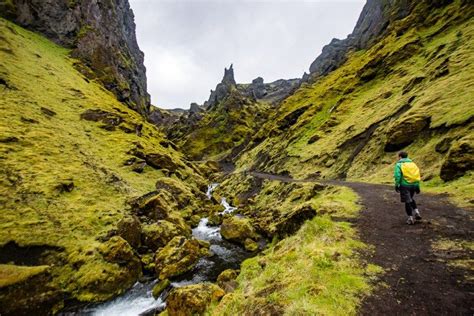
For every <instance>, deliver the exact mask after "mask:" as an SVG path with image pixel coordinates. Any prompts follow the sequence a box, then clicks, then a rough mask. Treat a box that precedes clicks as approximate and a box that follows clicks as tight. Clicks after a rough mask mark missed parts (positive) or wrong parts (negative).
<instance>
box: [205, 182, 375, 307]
mask: <svg viewBox="0 0 474 316" xmlns="http://www.w3.org/2000/svg"><path fill="white" fill-rule="evenodd" d="M332 190H333V191H330V192H327V193H325V194H324V195H322V196H321V197H320V203H324V201H325V200H326V199H329V200H334V201H344V202H343V203H342V204H340V205H338V206H333V207H334V209H335V210H337V213H338V215H340V216H347V217H351V216H354V215H356V213H357V210H358V209H359V207H358V206H357V204H356V200H357V197H356V195H355V194H354V193H353V192H352V191H350V190H349V189H347V188H334V189H332ZM262 194H263V192H262ZM363 248H366V246H365V245H364V244H363V243H361V242H360V241H359V240H358V237H357V233H356V231H355V230H354V229H353V228H352V227H351V225H350V224H349V223H347V222H334V221H332V220H331V218H330V216H329V215H322V216H317V217H315V218H314V219H312V220H310V221H307V222H306V223H305V224H304V225H303V226H302V228H301V229H300V230H299V231H298V232H297V233H296V234H295V235H293V236H291V237H288V238H285V239H283V240H281V241H279V242H277V243H276V244H272V245H271V246H270V247H269V248H268V249H267V250H265V251H264V252H263V255H261V256H258V257H254V258H251V259H248V260H246V261H244V262H243V264H242V266H241V273H240V275H239V276H238V278H237V281H238V284H239V285H238V288H237V289H236V291H235V292H234V293H232V294H230V295H228V296H226V298H224V299H223V300H222V302H221V303H220V304H219V305H218V306H217V307H215V308H214V309H213V310H212V312H211V314H213V315H238V314H249V315H250V314H262V313H263V312H264V311H265V310H276V311H278V314H284V315H355V314H356V312H357V308H358V306H359V303H360V301H361V298H362V297H363V296H365V295H368V294H369V293H370V292H371V289H372V285H371V283H372V282H374V281H376V280H377V276H378V275H379V274H380V273H381V272H382V270H381V268H379V267H377V266H374V265H367V266H364V264H363V263H362V261H361V260H360V259H359V258H358V255H357V253H358V251H360V250H361V249H363Z"/></svg>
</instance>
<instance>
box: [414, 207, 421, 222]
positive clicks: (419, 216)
mask: <svg viewBox="0 0 474 316" xmlns="http://www.w3.org/2000/svg"><path fill="white" fill-rule="evenodd" d="M415 219H416V220H417V221H419V220H421V215H420V211H418V209H417V208H416V209H415Z"/></svg>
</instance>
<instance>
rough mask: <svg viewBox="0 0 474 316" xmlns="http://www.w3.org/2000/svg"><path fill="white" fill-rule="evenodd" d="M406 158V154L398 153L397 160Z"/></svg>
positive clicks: (404, 152)
mask: <svg viewBox="0 0 474 316" xmlns="http://www.w3.org/2000/svg"><path fill="white" fill-rule="evenodd" d="M407 157H408V153H407V152H406V151H400V152H399V153H398V158H400V159H402V158H407Z"/></svg>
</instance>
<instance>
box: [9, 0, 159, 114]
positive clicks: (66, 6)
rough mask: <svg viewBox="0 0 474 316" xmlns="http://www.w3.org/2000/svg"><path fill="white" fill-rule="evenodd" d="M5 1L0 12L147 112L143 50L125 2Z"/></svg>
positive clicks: (148, 99)
mask: <svg viewBox="0 0 474 316" xmlns="http://www.w3.org/2000/svg"><path fill="white" fill-rule="evenodd" d="M7 2H8V3H9V5H8V6H7V7H6V8H2V10H0V15H2V16H4V17H6V18H8V19H11V20H12V21H14V22H15V23H17V24H20V25H21V26H24V27H26V28H28V29H30V30H33V31H36V32H39V33H42V34H44V35H45V36H46V37H48V38H50V39H51V40H53V41H55V42H56V43H58V44H59V45H63V46H66V47H69V48H72V56H73V57H75V58H78V59H80V60H81V61H82V62H83V63H84V64H85V65H86V66H87V67H89V68H90V69H92V70H93V71H94V74H92V73H91V72H90V71H87V70H85V69H84V68H82V72H83V73H84V74H85V75H86V76H89V77H90V76H92V77H94V78H97V79H99V80H100V81H101V82H102V83H103V84H104V85H105V87H106V88H107V89H109V90H111V91H112V92H114V93H115V95H116V96H117V98H118V99H119V100H120V101H123V102H125V103H127V104H128V105H129V106H130V107H131V108H133V109H134V110H136V111H138V112H140V113H141V114H144V115H146V114H147V113H148V112H149V107H150V97H149V95H148V93H147V87H146V75H145V66H144V65H143V53H142V52H141V51H140V49H139V47H138V44H137V40H136V37H135V22H134V16H133V12H132V10H131V9H130V5H129V3H128V0H117V1H106V0H85V1H44V0H29V1H25V0H12V1H7Z"/></svg>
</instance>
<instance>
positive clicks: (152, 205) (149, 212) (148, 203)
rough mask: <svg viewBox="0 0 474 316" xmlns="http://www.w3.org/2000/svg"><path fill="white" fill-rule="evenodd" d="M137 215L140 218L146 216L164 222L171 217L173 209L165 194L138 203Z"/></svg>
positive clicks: (136, 207)
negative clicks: (163, 220)
mask: <svg viewBox="0 0 474 316" xmlns="http://www.w3.org/2000/svg"><path fill="white" fill-rule="evenodd" d="M136 204H137V205H136V206H135V213H136V214H137V215H139V216H143V215H144V216H146V217H148V218H150V219H152V220H162V219H167V218H168V217H169V213H170V212H171V209H170V207H169V203H167V200H166V197H165V196H163V194H156V195H153V196H151V197H149V198H145V199H143V201H141V202H139V203H136Z"/></svg>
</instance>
